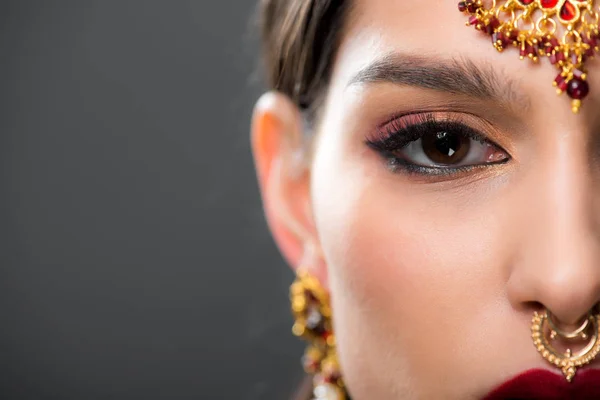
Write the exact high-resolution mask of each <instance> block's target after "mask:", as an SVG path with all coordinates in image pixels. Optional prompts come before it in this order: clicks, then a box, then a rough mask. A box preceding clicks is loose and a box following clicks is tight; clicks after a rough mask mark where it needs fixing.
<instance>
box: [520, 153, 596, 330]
mask: <svg viewBox="0 0 600 400" xmlns="http://www.w3.org/2000/svg"><path fill="white" fill-rule="evenodd" d="M586 147H587V146H585V145H582V144H580V145H579V146H578V145H577V144H575V143H567V141H563V142H562V143H560V144H557V145H556V148H555V149H554V151H553V152H551V153H553V155H554V156H553V159H552V160H549V161H548V162H543V163H542V165H540V166H539V167H538V168H535V171H533V172H532V173H531V174H530V175H529V176H528V177H527V178H526V179H525V180H526V181H527V182H526V184H524V185H522V186H523V187H524V188H523V189H522V191H521V192H520V194H519V195H518V196H517V197H518V198H519V203H520V204H521V207H520V208H517V209H518V211H517V213H519V217H518V219H519V220H520V221H521V226H520V227H519V228H520V229H519V234H518V238H519V241H520V243H519V244H518V248H519V251H518V252H517V254H518V255H517V257H516V259H515V261H514V263H513V266H512V269H511V273H510V277H509V281H508V294H509V298H510V300H511V302H513V303H514V305H515V306H522V305H523V304H536V305H538V306H539V305H540V304H541V306H543V307H546V308H547V309H548V310H549V311H550V312H552V314H554V316H555V317H556V318H557V319H558V320H559V321H561V322H562V323H564V324H569V325H575V324H577V322H578V321H580V320H581V318H582V316H584V315H585V314H586V313H587V312H589V311H590V309H592V307H594V305H595V304H597V303H598V301H599V300H600V235H599V232H600V229H598V228H599V224H598V220H599V216H600V215H599V214H600V212H599V211H600V210H599V208H598V204H599V202H598V200H596V199H595V196H594V192H595V187H594V177H593V171H592V168H591V167H590V165H589V162H588V159H589V157H588V154H589V153H588V152H589V150H586ZM596 178H597V177H596ZM596 185H597V184H596ZM598 197H600V196H598ZM517 303H518V304H517Z"/></svg>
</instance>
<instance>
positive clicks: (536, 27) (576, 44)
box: [458, 0, 600, 113]
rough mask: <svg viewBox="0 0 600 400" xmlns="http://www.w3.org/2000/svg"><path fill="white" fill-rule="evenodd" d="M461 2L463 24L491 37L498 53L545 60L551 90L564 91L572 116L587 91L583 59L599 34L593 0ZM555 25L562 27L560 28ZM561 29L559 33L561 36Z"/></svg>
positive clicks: (592, 51) (595, 46)
mask: <svg viewBox="0 0 600 400" xmlns="http://www.w3.org/2000/svg"><path fill="white" fill-rule="evenodd" d="M485 3H488V5H489V6H488V7H486V5H485V4H484V0H465V1H461V2H459V4H458V8H459V10H460V11H461V12H465V13H467V14H469V15H470V17H469V21H468V22H467V25H469V26H474V27H475V28H476V29H477V30H480V31H482V32H485V33H487V34H488V35H490V36H491V39H492V43H493V45H494V47H495V48H496V49H497V50H498V51H504V50H505V49H506V48H508V47H511V46H512V47H516V48H517V49H518V50H519V53H520V58H521V59H530V60H532V61H534V62H537V61H538V60H539V59H540V58H541V57H546V58H548V59H549V60H550V62H551V63H552V64H553V65H554V66H556V68H557V69H558V71H559V73H558V75H557V76H556V78H555V80H554V83H553V84H554V86H556V88H557V92H558V93H559V94H561V93H563V92H566V93H567V95H568V96H569V97H570V98H571V108H572V110H573V112H575V113H577V112H578V111H579V109H580V107H581V101H582V100H583V99H584V98H585V97H586V96H587V95H588V93H589V84H588V82H587V71H586V68H585V63H586V61H587V60H588V59H589V58H591V57H593V56H594V54H595V53H596V52H597V51H598V42H599V41H600V34H599V29H598V22H599V15H598V11H599V10H598V9H597V8H595V6H594V0H489V1H485ZM559 26H560V27H563V28H564V29H562V30H559ZM563 31H564V32H563Z"/></svg>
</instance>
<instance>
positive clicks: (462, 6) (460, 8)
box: [458, 1, 467, 12]
mask: <svg viewBox="0 0 600 400" xmlns="http://www.w3.org/2000/svg"><path fill="white" fill-rule="evenodd" d="M458 11H460V12H465V11H467V3H465V2H464V1H461V2H459V3H458Z"/></svg>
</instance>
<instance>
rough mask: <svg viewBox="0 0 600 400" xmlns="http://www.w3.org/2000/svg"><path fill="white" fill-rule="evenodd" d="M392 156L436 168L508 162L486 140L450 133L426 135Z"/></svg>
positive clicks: (440, 131) (442, 132) (501, 152)
mask: <svg viewBox="0 0 600 400" xmlns="http://www.w3.org/2000/svg"><path fill="white" fill-rule="evenodd" d="M395 153H396V154H397V156H398V157H401V158H402V159H404V160H406V161H408V162H411V163H413V164H417V165H421V166H424V167H436V168H443V167H444V166H450V167H458V166H465V165H477V164H483V163H491V162H498V161H501V160H503V159H505V158H507V155H506V153H504V151H502V150H500V149H499V148H498V147H497V146H495V145H493V144H492V143H490V142H488V141H486V140H478V139H474V138H472V137H469V136H467V135H465V134H463V133H461V132H453V131H450V130H439V131H436V132H430V133H426V134H424V135H423V136H422V137H420V138H419V139H416V140H414V141H412V142H410V143H408V144H407V145H405V146H404V147H403V148H401V149H399V150H397V151H396V152H395Z"/></svg>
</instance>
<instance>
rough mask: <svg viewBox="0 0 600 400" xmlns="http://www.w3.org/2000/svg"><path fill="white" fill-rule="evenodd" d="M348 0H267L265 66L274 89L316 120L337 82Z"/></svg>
mask: <svg viewBox="0 0 600 400" xmlns="http://www.w3.org/2000/svg"><path fill="white" fill-rule="evenodd" d="M348 3H349V1H344V0H261V1H260V8H259V23H260V29H261V39H262V49H263V66H264V69H265V72H266V78H267V84H268V85H269V88H270V89H273V90H277V91H280V92H282V93H284V94H286V95H287V96H289V97H290V98H291V99H292V101H293V102H294V103H296V105H298V107H299V108H300V109H301V110H303V111H304V112H305V113H306V118H307V119H308V120H309V121H312V120H313V119H314V118H315V117H316V116H317V115H316V114H317V110H318V108H319V106H320V105H321V104H320V103H321V101H322V99H323V97H324V93H325V90H326V88H327V85H328V83H329V79H330V77H331V70H332V66H333V59H334V57H335V54H336V51H337V49H338V46H339V42H340V39H341V38H340V36H341V33H342V30H343V26H344V21H345V18H346V14H347V12H348V8H349V6H348Z"/></svg>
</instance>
